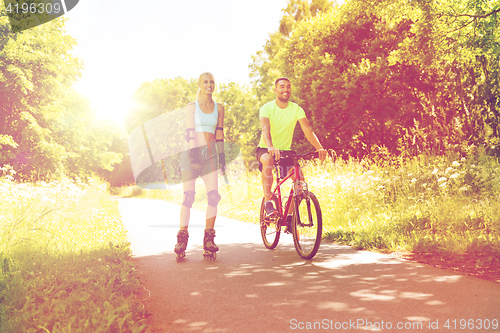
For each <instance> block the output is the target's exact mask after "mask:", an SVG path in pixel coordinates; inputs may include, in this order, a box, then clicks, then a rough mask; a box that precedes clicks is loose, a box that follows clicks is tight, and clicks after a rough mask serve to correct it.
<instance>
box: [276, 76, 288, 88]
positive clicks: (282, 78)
mask: <svg viewBox="0 0 500 333" xmlns="http://www.w3.org/2000/svg"><path fill="white" fill-rule="evenodd" d="M281 80H285V81H288V82H290V80H288V78H286V77H280V78H279V79H277V80H276V81H274V86H275V87H276V85H277V84H278V82H279V81H281Z"/></svg>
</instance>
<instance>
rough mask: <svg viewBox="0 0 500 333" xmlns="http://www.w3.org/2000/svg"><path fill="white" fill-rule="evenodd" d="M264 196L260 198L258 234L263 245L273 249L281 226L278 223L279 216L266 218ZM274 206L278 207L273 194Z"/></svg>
mask: <svg viewBox="0 0 500 333" xmlns="http://www.w3.org/2000/svg"><path fill="white" fill-rule="evenodd" d="M265 202H266V200H265V198H262V204H261V205H260V234H261V236H262V240H263V241H264V245H265V246H266V247H267V248H268V249H274V248H275V247H276V245H278V242H279V240H280V232H281V227H280V226H279V225H278V223H279V216H278V217H273V218H271V219H266V211H265V209H264V203H265ZM273 202H274V207H276V208H278V209H279V207H278V200H277V199H276V197H275V196H273Z"/></svg>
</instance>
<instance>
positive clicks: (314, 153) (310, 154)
mask: <svg viewBox="0 0 500 333" xmlns="http://www.w3.org/2000/svg"><path fill="white" fill-rule="evenodd" d="M280 155H281V158H287V157H292V158H294V159H300V158H309V157H314V158H318V157H319V154H318V152H317V151H310V152H307V153H305V154H297V153H295V152H294V151H286V150H285V151H280ZM281 158H280V159H281Z"/></svg>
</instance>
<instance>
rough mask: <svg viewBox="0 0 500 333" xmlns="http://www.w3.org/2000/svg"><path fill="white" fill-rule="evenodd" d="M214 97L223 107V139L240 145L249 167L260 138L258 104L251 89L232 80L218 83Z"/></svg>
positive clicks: (253, 159)
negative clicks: (226, 82)
mask: <svg viewBox="0 0 500 333" xmlns="http://www.w3.org/2000/svg"><path fill="white" fill-rule="evenodd" d="M214 98H215V99H216V100H217V101H218V102H220V103H222V104H223V105H224V108H225V117H224V136H225V141H227V142H231V143H235V144H236V145H238V146H239V147H240V149H241V152H242V155H243V160H244V162H245V165H246V167H250V166H251V164H252V162H254V161H255V157H254V152H255V147H256V146H257V144H258V142H259V139H260V124H259V105H258V104H257V103H256V98H255V96H254V95H253V93H252V90H251V89H250V88H249V87H247V86H240V85H238V84H237V83H234V82H230V83H228V84H220V85H219V86H218V87H217V89H216V91H215V96H214Z"/></svg>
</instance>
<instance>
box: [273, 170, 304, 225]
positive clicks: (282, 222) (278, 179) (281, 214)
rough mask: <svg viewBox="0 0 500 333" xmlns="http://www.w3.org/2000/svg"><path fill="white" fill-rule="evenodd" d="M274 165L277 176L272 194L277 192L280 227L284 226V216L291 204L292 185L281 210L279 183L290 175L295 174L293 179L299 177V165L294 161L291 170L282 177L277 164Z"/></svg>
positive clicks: (281, 183)
mask: <svg viewBox="0 0 500 333" xmlns="http://www.w3.org/2000/svg"><path fill="white" fill-rule="evenodd" d="M274 167H275V170H276V174H277V177H276V188H275V189H274V191H273V194H275V193H277V196H276V197H277V198H278V206H279V213H280V221H279V224H278V226H280V227H281V226H286V216H287V215H288V211H289V209H290V206H291V204H292V199H293V186H292V188H291V189H290V195H289V196H288V199H287V202H286V206H285V210H284V211H283V210H282V207H283V204H282V201H281V185H283V183H284V182H286V181H287V180H288V179H289V178H291V177H292V176H295V180H297V179H300V176H299V175H300V168H299V165H298V164H297V162H295V161H294V169H293V172H289V173H288V174H287V175H286V176H285V177H284V178H280V175H281V174H280V172H279V170H278V165H277V164H275V165H274Z"/></svg>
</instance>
